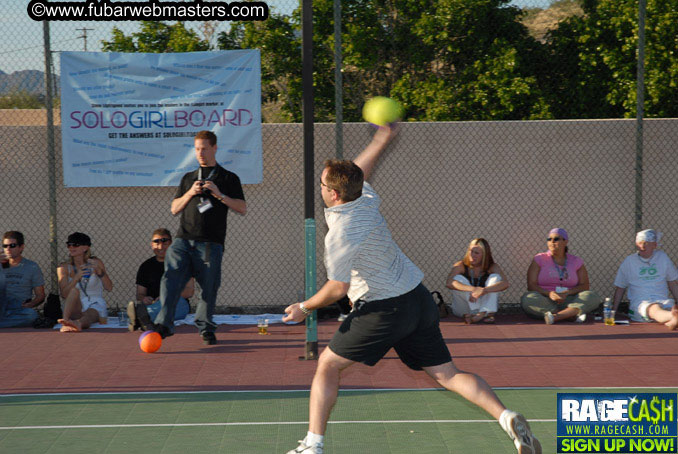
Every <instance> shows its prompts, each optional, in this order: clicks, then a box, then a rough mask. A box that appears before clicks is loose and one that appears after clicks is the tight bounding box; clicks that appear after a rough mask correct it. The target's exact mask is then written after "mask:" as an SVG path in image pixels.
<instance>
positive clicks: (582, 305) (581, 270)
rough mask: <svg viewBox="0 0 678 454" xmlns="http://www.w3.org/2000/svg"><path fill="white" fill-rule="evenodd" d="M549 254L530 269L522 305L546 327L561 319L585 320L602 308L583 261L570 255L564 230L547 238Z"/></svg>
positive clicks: (552, 231)
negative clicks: (587, 316)
mask: <svg viewBox="0 0 678 454" xmlns="http://www.w3.org/2000/svg"><path fill="white" fill-rule="evenodd" d="M546 244H547V246H548V249H549V250H548V252H542V253H541V254H537V255H535V256H534V259H533V260H532V263H530V267H529V268H528V269H527V290H528V292H527V293H525V294H524V295H523V296H522V298H520V304H521V306H522V307H523V310H524V311H525V312H526V313H527V315H529V316H530V317H533V318H539V319H543V320H544V321H545V322H546V324H547V325H552V324H554V323H557V322H560V321H562V320H573V321H577V322H580V323H581V322H584V321H586V314H588V313H589V312H591V311H593V310H595V309H596V308H598V306H599V305H600V301H601V300H600V296H598V295H597V294H596V293H595V292H592V291H590V290H589V275H588V273H587V271H586V266H584V261H583V260H582V259H581V258H579V257H577V256H576V255H572V254H568V246H567V244H568V235H567V231H565V229H553V230H551V231H550V232H549V234H548V238H547V243H546Z"/></svg>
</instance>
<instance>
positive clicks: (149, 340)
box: [139, 331, 162, 353]
mask: <svg viewBox="0 0 678 454" xmlns="http://www.w3.org/2000/svg"><path fill="white" fill-rule="evenodd" d="M161 345H162V337H160V334H158V333H156V332H155V331H144V332H143V333H142V334H141V336H139V347H140V348H141V351H143V352H146V353H153V352H157V351H158V350H159V349H160V346H161Z"/></svg>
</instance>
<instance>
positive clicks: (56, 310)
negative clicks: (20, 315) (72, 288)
mask: <svg viewBox="0 0 678 454" xmlns="http://www.w3.org/2000/svg"><path fill="white" fill-rule="evenodd" d="M42 313H43V316H42V317H38V319H37V320H36V321H35V322H33V328H47V329H50V328H52V327H53V326H54V325H56V323H57V320H59V319H60V318H62V317H63V312H62V311H61V300H60V299H59V295H57V294H55V293H50V294H49V295H47V301H46V302H45V305H44V306H43V308H42Z"/></svg>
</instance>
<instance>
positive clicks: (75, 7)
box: [27, 0, 268, 21]
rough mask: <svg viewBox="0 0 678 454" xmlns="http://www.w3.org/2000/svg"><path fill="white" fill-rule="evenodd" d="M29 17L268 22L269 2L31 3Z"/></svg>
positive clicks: (90, 0) (89, 0) (106, 0)
mask: <svg viewBox="0 0 678 454" xmlns="http://www.w3.org/2000/svg"><path fill="white" fill-rule="evenodd" d="M27 10H28V16H29V17H30V18H31V19H33V20H35V21H43V20H46V21H68V20H79V21H80V20H101V21H112V20H115V21H138V20H149V21H150V20H177V21H184V20H189V21H207V20H226V21H230V20H234V21H235V20H266V19H268V5H267V4H266V3H265V2H231V3H226V2H210V3H203V2H202V1H201V0H193V1H192V2H184V3H179V2H176V1H167V2H162V1H158V0H147V1H140V2H114V1H111V0H86V1H82V2H54V1H48V0H31V2H30V3H29V4H28V7H27Z"/></svg>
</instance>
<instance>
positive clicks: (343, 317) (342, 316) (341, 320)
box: [337, 314, 348, 322]
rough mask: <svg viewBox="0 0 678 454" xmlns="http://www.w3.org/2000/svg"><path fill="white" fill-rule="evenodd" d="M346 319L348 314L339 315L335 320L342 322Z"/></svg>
mask: <svg viewBox="0 0 678 454" xmlns="http://www.w3.org/2000/svg"><path fill="white" fill-rule="evenodd" d="M347 318H348V314H339V317H337V320H338V321H340V322H343V321H344V320H346V319H347Z"/></svg>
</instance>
